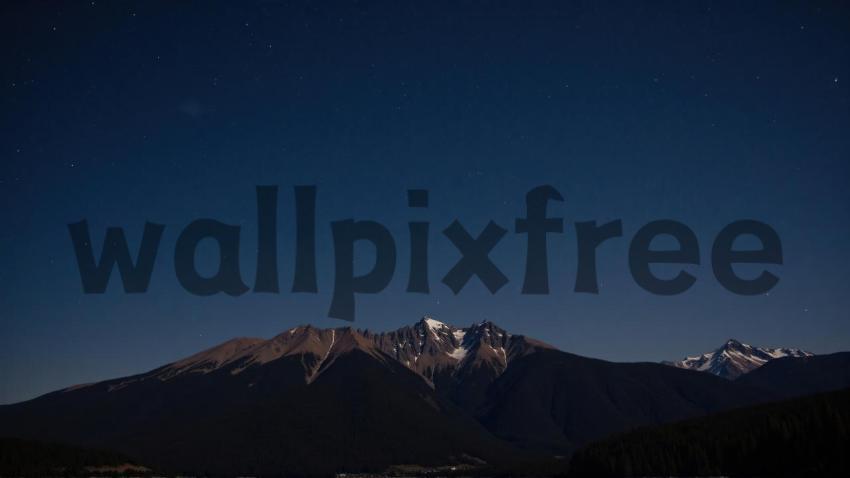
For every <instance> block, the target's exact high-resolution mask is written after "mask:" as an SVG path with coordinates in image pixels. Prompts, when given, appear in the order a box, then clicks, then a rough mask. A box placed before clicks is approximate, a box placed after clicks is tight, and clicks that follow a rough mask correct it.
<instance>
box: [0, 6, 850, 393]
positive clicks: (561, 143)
mask: <svg viewBox="0 0 850 478" xmlns="http://www.w3.org/2000/svg"><path fill="white" fill-rule="evenodd" d="M246 3H247V2H246ZM529 3H531V2H514V3H506V2H499V3H498V4H496V3H490V2H461V5H460V6H457V5H449V4H448V3H447V4H442V3H441V2H436V3H435V2H420V3H409V2H386V3H379V2H352V3H347V4H338V5H334V6H331V5H321V6H320V5H318V4H316V3H314V4H311V5H309V6H306V5H304V4H300V3H283V2H280V3H278V2H270V1H269V2H261V3H258V4H255V5H247V4H246V5H236V4H230V5H217V6H210V5H209V4H208V3H207V2H195V3H192V2H188V3H180V4H178V5H171V4H170V3H169V4H166V3H163V4H160V5H155V4H147V3H145V4H133V3H120V4H116V3H115V2H101V1H96V2H81V3H73V4H72V3H71V2H39V3H37V4H36V3H32V2H21V3H20V4H4V6H3V7H2V9H3V11H2V12H1V13H0V36H2V45H3V46H2V49H3V68H2V84H1V85H0V100H1V101H2V116H0V118H1V119H0V121H2V124H0V126H1V127H2V129H0V134H1V135H2V143H0V158H2V162H0V197H2V206H3V207H2V222H3V227H2V229H0V284H2V293H0V376H2V377H3V378H2V385H0V403H5V402H12V401H18V400H22V399H26V398H30V397H33V396H35V395H37V394H40V393H44V392H47V391H51V390H54V389H57V388H59V387H63V386H67V385H71V384H75V383H79V382H86V381H94V380H100V379H105V378H110V377H114V376H120V375H127V374H131V373H137V372H142V371H145V370H148V369H151V368H153V367H155V366H158V365H161V364H163V363H166V362H169V361H172V360H174V359H177V358H180V357H182V356H185V355H188V354H190V353H193V352H195V351H197V350H199V349H201V348H205V347H208V346H211V345H214V344H216V343H218V342H221V341H224V340H226V339H228V338H231V337H234V336H262V337H270V336H272V335H274V334H276V333H278V332H280V331H283V330H285V329H287V328H290V327H292V326H294V325H297V324H302V323H312V324H315V325H318V326H323V327H330V326H343V325H348V324H347V323H345V322H342V321H339V320H333V319H328V318H326V315H327V310H328V306H329V304H330V293H331V288H332V284H333V257H332V251H333V248H332V243H331V241H330V234H329V233H330V227H329V223H330V221H334V220H339V219H346V218H355V219H372V220H376V221H379V222H381V223H383V224H385V225H386V226H387V227H388V228H389V229H390V230H391V231H392V233H393V234H394V236H395V239H396V243H397V245H398V247H399V264H398V268H397V270H396V274H395V277H394V279H393V281H392V283H391V284H390V286H389V287H388V288H387V289H386V290H385V291H384V292H383V293H381V294H378V295H372V296H360V297H358V300H357V321H356V322H355V324H354V325H355V326H357V327H361V328H369V329H371V330H386V329H392V328H396V327H399V326H402V325H405V324H409V323H412V322H414V321H415V320H417V319H418V318H419V317H420V316H421V315H423V314H425V313H430V314H433V315H434V316H435V317H436V318H439V319H441V320H444V321H445V322H449V323H453V324H457V325H467V324H469V323H471V322H473V321H478V320H481V319H490V320H493V321H495V322H497V323H498V324H500V325H502V326H503V327H505V328H508V329H510V330H511V331H513V332H516V333H524V334H528V335H531V336H534V337H537V338H540V339H542V340H545V341H547V342H550V343H552V344H554V345H556V346H558V347H560V348H562V349H564V350H567V351H571V352H575V353H579V354H583V355H589V356H594V357H601V358H606V359H610V360H623V361H636V360H650V361H657V360H663V359H674V358H679V357H681V356H684V355H685V354H693V353H697V352H703V351H707V350H710V349H712V348H714V347H716V346H718V345H719V344H720V343H722V341H724V340H725V339H727V338H729V337H735V338H738V339H740V340H742V341H745V342H749V343H753V344H756V345H782V346H798V347H803V348H806V349H809V350H812V351H814V352H816V353H825V352H832V351H837V350H847V349H850V320H848V309H850V298H848V286H847V284H848V280H850V273H848V268H847V267H848V264H850V248H848V246H847V239H848V237H850V223H848V218H850V217H849V216H850V215H848V206H849V205H850V202H848V199H850V198H848V179H850V134H848V131H850V101H848V100H850V94H849V93H848V91H850V90H848V88H847V84H848V82H850V28H848V25H850V12H848V9H847V7H846V6H839V4H835V5H833V4H829V3H819V2H805V3H803V2H800V3H799V4H796V5H792V4H791V3H790V2H780V3H777V4H775V5H770V4H767V3H758V4H756V3H748V4H745V5H742V4H741V3H744V2H671V3H669V4H660V3H657V2H652V3H651V4H649V3H648V4H641V3H638V2H622V3H607V2H573V3H567V2H553V3H545V2H534V5H533V6H530V5H529ZM166 5H168V6H166ZM258 184H277V185H279V186H280V188H281V190H280V200H279V210H280V218H279V254H280V256H279V264H280V271H281V289H282V293H281V294H279V295H269V294H251V293H248V294H245V295H243V296H241V297H237V298H233V297H228V296H214V297H197V296H193V295H190V294H188V293H187V292H185V291H184V290H183V289H182V288H181V286H180V285H179V283H178V282H177V279H176V278H175V274H174V268H173V250H174V243H175V240H176V238H177V236H178V234H179V232H180V230H181V229H182V228H183V227H184V226H185V225H187V224H188V223H189V222H191V221H192V220H194V219H197V218H200V217H213V218H216V219H218V220H221V221H223V222H226V223H231V224H238V225H242V226H243V229H242V246H243V249H242V252H243V256H242V264H243V267H242V272H243V276H244V278H245V280H246V282H248V283H249V284H251V283H252V280H253V276H254V269H255V267H256V264H255V259H254V253H255V247H256V246H255V241H256V209H255V207H256V206H255V193H254V187H255V186H256V185H258ZM297 184H315V185H317V187H318V212H317V225H318V244H317V247H318V251H319V254H320V257H319V263H318V274H319V289H320V293H319V294H315V295H311V294H292V293H289V292H288V290H289V288H290V285H291V276H292V270H293V252H292V251H293V248H294V246H293V240H294V233H293V197H292V186H294V185H297ZM541 184H551V185H552V186H554V187H555V188H557V189H558V190H559V191H560V192H561V194H562V195H563V196H564V197H565V200H566V201H565V203H563V204H552V205H551V206H550V215H552V216H557V217H563V218H565V221H566V228H565V233H564V234H562V235H552V236H550V240H549V244H550V245H549V270H550V286H551V289H552V294H550V295H548V296H525V295H521V294H520V289H521V286H522V274H523V271H524V258H525V237H524V236H521V235H517V234H514V233H513V232H511V233H509V234H508V235H507V236H506V237H505V239H504V240H503V241H502V242H500V243H499V245H498V246H497V247H496V249H495V250H494V252H493V254H492V258H493V259H494V261H495V262H496V263H497V264H498V266H499V267H500V268H501V269H502V271H503V272H504V273H505V274H506V275H507V276H508V278H509V279H510V282H509V283H508V284H507V285H506V286H505V287H504V288H503V289H502V290H500V291H499V292H498V293H497V294H496V295H491V294H490V293H489V292H488V291H487V290H486V288H485V287H484V286H483V285H482V284H481V283H480V282H479V281H478V280H477V279H473V280H472V281H471V282H470V283H468V284H467V286H466V287H465V288H464V289H463V290H462V291H461V293H460V294H459V295H457V296H455V295H453V294H452V292H451V291H450V290H449V289H448V288H447V287H446V286H445V285H443V284H441V283H440V282H439V279H440V278H441V277H442V276H443V275H444V274H445V273H446V272H447V271H448V269H449V268H450V267H451V266H452V265H453V264H454V262H455V261H456V260H457V258H458V253H457V252H456V250H455V249H454V247H453V246H452V245H451V244H450V243H449V241H448V240H447V239H446V238H445V237H443V236H442V235H441V234H440V233H439V231H441V230H442V229H443V228H445V227H446V226H448V224H449V223H450V222H451V221H452V220H454V219H458V220H459V221H460V222H462V223H463V224H464V226H466V227H467V228H468V229H469V230H470V231H471V232H472V233H473V234H474V235H477V234H478V232H480V230H481V229H482V228H483V227H484V225H485V224H486V223H487V222H488V221H489V220H491V219H492V220H493V221H495V222H497V223H498V224H500V225H501V226H503V227H505V228H507V229H509V230H511V231H513V224H514V219H515V218H517V217H521V216H523V215H524V213H525V207H524V195H525V193H526V192H527V191H528V190H529V189H531V188H533V187H534V186H538V185H541ZM408 188H425V189H429V190H430V191H431V193H430V195H431V200H430V207H429V208H428V209H427V210H411V209H409V208H408V207H407V204H406V190H407V189H408ZM83 218H85V219H87V220H88V222H89V224H90V226H91V228H92V235H93V238H94V242H95V245H96V247H97V251H98V254H99V248H100V244H101V242H102V238H103V233H104V231H105V228H106V227H108V226H122V227H124V228H125V231H126V232H127V235H128V237H129V239H130V245H131V250H134V251H135V250H136V248H137V246H138V242H139V239H140V236H141V231H142V227H143V224H144V222H145V221H146V220H150V221H154V222H158V223H161V224H165V225H166V229H165V233H164V236H163V241H162V244H161V247H160V253H159V255H158V257H157V261H156V267H155V269H154V273H153V277H152V280H151V285H150V289H149V291H148V293H146V294H141V295H126V294H124V293H123V291H122V289H121V287H120V283H119V282H118V281H117V280H116V279H117V276H113V281H111V282H110V285H109V289H108V291H107V293H106V294H103V295H85V294H83V293H82V288H81V284H80V278H79V273H78V269H77V265H76V261H75V257H74V254H73V249H72V245H71V241H70V238H69V235H68V230H67V224H68V223H70V222H75V221H78V220H80V219H83ZM662 218H670V219H676V220H679V221H682V222H684V223H686V224H688V225H689V226H690V227H691V228H692V229H693V230H694V231H695V232H696V234H697V237H698V238H699V243H700V252H701V262H702V264H701V265H700V266H688V267H686V269H687V270H688V271H689V272H691V273H692V274H694V275H695V276H696V277H697V278H698V280H697V283H696V285H695V286H694V287H693V288H692V289H690V290H689V291H688V292H686V293H684V294H681V295H679V296H674V297H659V296H654V295H651V294H650V293H648V292H646V291H644V290H643V289H641V288H640V287H639V286H638V285H636V284H635V282H634V281H633V280H632V278H631V275H630V273H629V269H628V262H627V252H628V243H629V240H630V238H631V237H632V235H633V234H634V233H635V232H636V231H637V230H638V229H639V228H640V227H641V226H643V225H644V224H645V223H647V222H649V221H651V220H654V219H662ZM741 218H753V219H758V220H761V221H764V222H766V223H768V224H770V225H771V226H773V227H774V228H775V229H776V230H777V232H778V233H779V235H780V237H781V239H782V244H783V248H784V259H785V263H784V265H782V266H779V267H770V268H769V269H770V270H771V271H773V272H774V273H776V274H777V275H779V276H780V278H781V280H780V282H779V284H778V285H777V286H776V288H774V289H773V290H772V291H771V292H770V293H769V294H767V295H762V296H756V297H742V296H736V295H734V294H732V293H730V292H728V291H726V290H725V289H723V288H722V287H721V286H720V285H719V284H718V283H717V281H716V280H715V279H714V276H713V274H712V272H711V267H710V247H711V243H712V241H713V239H714V236H715V235H716V234H717V232H718V231H719V230H720V229H721V228H722V227H723V226H724V225H726V224H728V223H729V222H732V221H734V220H736V219H741ZM613 219H622V221H623V232H624V237H623V238H621V239H617V240H612V241H611V242H610V243H606V244H605V245H604V246H603V247H602V248H601V249H600V252H599V273H600V282H601V284H600V289H601V290H600V294H599V295H590V294H576V293H574V292H572V289H573V285H574V280H575V267H576V240H575V231H574V228H573V227H572V224H573V223H574V222H575V221H585V220H597V221H600V222H602V221H609V220H613ZM410 220H427V221H430V222H431V224H432V225H431V231H432V234H431V250H430V269H431V289H432V293H431V294H430V295H419V294H408V293H405V292H404V290H405V286H406V284H407V260H408V253H409V251H408V248H407V245H406V244H407V237H408V236H407V222H408V221H410ZM210 251H214V248H211V249H210V248H207V249H202V252H201V256H202V257H203V258H205V257H207V256H208V255H209V254H207V253H209V252H210ZM368 261H369V254H362V257H360V258H359V260H358V265H360V266H362V267H366V266H367V265H368ZM202 262H203V264H201V266H202V267H201V268H202V269H204V268H206V270H209V271H211V270H214V264H211V263H207V262H206V261H202ZM753 270H754V269H751V270H750V272H752V271H753Z"/></svg>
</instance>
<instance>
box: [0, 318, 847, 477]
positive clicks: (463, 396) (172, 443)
mask: <svg viewBox="0 0 850 478" xmlns="http://www.w3.org/2000/svg"><path fill="white" fill-rule="evenodd" d="M848 361H850V353H848V354H834V355H824V356H806V357H800V358H796V357H787V358H782V359H777V360H771V361H770V362H769V363H767V364H766V365H764V366H763V367H760V368H759V369H758V370H755V371H753V372H750V373H748V374H747V375H746V376H744V377H742V378H741V379H738V380H734V381H732V380H727V379H725V378H722V377H718V376H716V375H713V374H710V373H703V372H695V371H692V370H687V369H682V368H678V367H671V366H668V365H663V364H658V363H614V362H607V361H603V360H598V359H591V358H586V357H581V356H578V355H574V354H570V353H567V352H563V351H560V350H557V349H556V348H554V347H552V346H550V345H547V344H545V343H543V342H540V341H538V340H534V339H531V338H528V337H525V336H523V335H516V334H511V333H509V332H507V331H505V330H504V329H501V328H500V327H498V326H496V325H495V324H493V323H491V322H487V321H484V322H478V323H474V324H472V325H470V326H469V327H465V328H458V327H454V326H451V325H448V324H444V323H442V322H439V321H436V320H434V319H432V318H430V317H426V318H423V319H422V320H420V321H418V322H417V323H415V324H413V325H410V326H406V327H402V328H400V329H398V330H395V331H391V332H382V333H374V332H369V331H363V330H356V329H352V328H336V329H319V328H315V327H312V326H300V327H296V328H294V329H291V330H288V331H285V332H283V333H281V334H279V335H277V336H275V337H273V338H271V339H268V340H265V339H255V338H238V339H233V340H230V341H227V342H225V343H223V344H220V345H218V346H215V347H213V348H211V349H208V350H205V351H202V352H200V353H197V354H195V355H192V356H190V357H187V358H185V359H182V360H178V361H176V362H174V363H171V364H167V365H164V366H162V367H159V368H157V369H154V370H151V371H150V372H147V373H143V374H139V375H135V376H130V377H123V378H117V379H112V380H106V381H103V382H98V383H93V384H86V385H79V386H75V387H70V388H67V389H63V390H59V391H56V392H52V393H49V394H47V395H43V396H41V397H38V398H36V399H33V400H30V401H26V402H22V403H18V404H13V405H6V406H2V407H0V436H6V437H15V438H23V439H34V440H42V441H49V442H58V443H66V444H69V445H73V446H78V447H86V448H96V449H103V448H106V449H110V450H114V451H116V452H118V453H121V454H123V455H125V456H128V457H131V458H133V459H134V460H135V461H136V462H138V463H141V464H143V465H145V466H147V467H149V468H152V469H155V470H160V471H164V472H174V473H192V474H199V473H203V474H206V475H237V474H256V475H269V474H280V473H286V474H290V475H329V474H333V473H339V472H371V471H381V470H386V469H387V468H388V467H391V466H393V465H404V464H416V465H421V466H468V467H485V468H486V469H490V470H502V469H504V470H511V469H522V470H528V469H529V467H530V466H531V465H530V464H543V465H541V466H547V467H553V466H554V467H558V466H562V465H564V464H565V463H566V459H567V458H566V457H568V456H569V455H570V454H572V453H573V452H574V451H576V450H577V449H579V448H580V447H581V446H583V445H586V444H588V443H590V442H592V441H594V440H598V439H601V438H604V437H606V436H609V435H611V434H613V433H617V432H622V431H626V430H630V429H633V428H635V427H640V426H649V425H657V424H663V423H668V422H672V421H676V420H682V419H687V418H692V417H700V416H705V415H707V414H710V413H715V412H720V411H723V410H728V409H731V408H736V407H742V406H747V405H752V404H756V403H761V402H766V401H771V400H775V399H777V398H787V397H790V396H802V395H806V394H807V393H814V392H815V391H826V390H834V389H839V388H842V387H847V386H850V376H848V373H847V370H850V362H848ZM812 370H818V373H810V372H811V371H812ZM789 377H790V378H789Z"/></svg>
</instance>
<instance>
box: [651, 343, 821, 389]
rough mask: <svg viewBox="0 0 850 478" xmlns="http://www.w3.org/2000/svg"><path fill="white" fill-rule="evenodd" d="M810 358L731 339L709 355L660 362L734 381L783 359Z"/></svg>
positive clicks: (796, 351) (801, 352) (802, 352)
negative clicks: (770, 362) (772, 361)
mask: <svg viewBox="0 0 850 478" xmlns="http://www.w3.org/2000/svg"><path fill="white" fill-rule="evenodd" d="M812 355H813V354H812V353H811V352H806V351H805V350H800V349H793V348H762V347H753V346H751V345H747V344H744V343H741V342H738V341H737V340H735V339H729V340H727V341H726V343H725V344H723V345H722V346H721V347H719V348H718V349H717V350H715V351H713V352H708V353H704V354H702V355H696V356H693V357H685V358H684V359H682V360H679V361H677V362H663V363H664V364H665V365H672V366H674V367H678V368H684V369H688V370H697V371H700V372H708V373H711V374H714V375H717V376H719V377H723V378H727V379H730V380H734V379H736V378H738V377H740V376H741V375H744V374H746V373H749V372H752V371H753V370H755V369H757V368H759V367H761V366H762V365H764V364H766V363H767V362H769V361H771V360H774V359H778V358H783V357H809V356H812Z"/></svg>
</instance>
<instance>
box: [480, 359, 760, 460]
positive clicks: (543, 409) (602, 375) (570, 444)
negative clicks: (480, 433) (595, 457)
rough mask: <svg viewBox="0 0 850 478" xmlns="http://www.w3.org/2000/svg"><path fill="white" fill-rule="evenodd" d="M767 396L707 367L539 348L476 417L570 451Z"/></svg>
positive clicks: (535, 445) (497, 386)
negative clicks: (610, 436)
mask: <svg viewBox="0 0 850 478" xmlns="http://www.w3.org/2000/svg"><path fill="white" fill-rule="evenodd" d="M765 398H766V395H765V394H759V393H757V392H755V391H753V390H750V389H748V388H746V387H741V386H738V385H737V384H735V383H733V382H730V381H728V380H724V379H721V378H719V377H715V376H712V375H709V374H703V373H695V372H692V371H687V370H680V369H676V368H673V367H668V366H666V365H661V364H654V363H628V364H625V363H612V362H606V361H603V360H596V359H590V358H585V357H580V356H577V355H573V354H569V353H565V352H561V351H558V350H544V351H540V352H538V353H536V354H533V355H528V356H526V357H524V358H522V359H520V360H518V361H517V362H516V363H515V364H514V365H513V366H512V367H510V368H509V369H508V370H507V372H505V373H504V374H503V375H502V376H501V377H499V379H498V380H497V381H496V382H495V383H494V384H493V387H491V389H490V396H489V398H488V403H489V409H488V410H487V411H486V412H485V413H484V414H483V415H482V417H481V420H482V423H484V424H485V426H487V428H488V429H489V430H491V431H492V432H493V433H494V434H495V435H497V436H499V437H502V438H504V439H506V440H509V441H511V442H514V443H517V444H520V445H522V446H524V447H527V448H532V449H541V448H542V449H547V450H550V451H552V452H553V453H557V454H568V453H570V452H571V451H573V450H575V448H576V447H577V446H579V445H582V444H584V443H587V442H588V441H590V440H593V439H597V438H600V437H603V436H605V435H608V434H610V433H614V432H618V431H623V430H627V429H629V428H633V427H637V426H642V425H649V424H659V423H665V422H669V421H673V420H680V419H684V418H688V417H694V416H699V415H704V414H706V413H711V412H714V411H718V410H723V409H727V408H732V407H737V406H742V405H748V404H752V403H756V402H758V401H762V400H765Z"/></svg>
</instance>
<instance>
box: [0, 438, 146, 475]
mask: <svg viewBox="0 0 850 478" xmlns="http://www.w3.org/2000/svg"><path fill="white" fill-rule="evenodd" d="M149 471H150V470H148V469H147V468H145V467H143V466H140V465H137V464H135V463H133V461H132V460H131V459H129V458H127V457H126V456H123V455H121V454H120V453H115V452H112V451H107V450H92V449H86V448H78V447H72V446H67V445H62V444H58V443H42V442H37V441H32V440H21V439H18V438H0V476H27V477H43V476H97V475H101V474H103V475H114V474H118V473H122V472H126V473H132V474H134V475H144V474H147V473H148V472H149Z"/></svg>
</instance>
